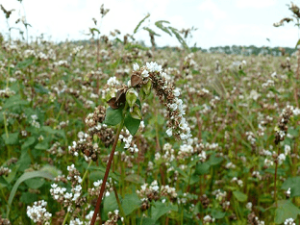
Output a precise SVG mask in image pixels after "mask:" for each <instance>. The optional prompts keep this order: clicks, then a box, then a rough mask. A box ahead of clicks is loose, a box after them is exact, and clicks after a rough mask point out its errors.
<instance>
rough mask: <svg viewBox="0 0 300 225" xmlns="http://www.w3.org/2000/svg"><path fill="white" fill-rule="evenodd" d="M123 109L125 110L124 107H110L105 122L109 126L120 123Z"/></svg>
mask: <svg viewBox="0 0 300 225" xmlns="http://www.w3.org/2000/svg"><path fill="white" fill-rule="evenodd" d="M122 110H123V108H119V109H112V108H110V107H109V108H108V109H107V110H106V116H105V120H104V122H103V123H105V124H106V125H109V126H116V125H118V124H119V123H120V122H121V121H122V119H123V114H122Z"/></svg>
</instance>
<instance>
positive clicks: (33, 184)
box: [24, 177, 45, 189]
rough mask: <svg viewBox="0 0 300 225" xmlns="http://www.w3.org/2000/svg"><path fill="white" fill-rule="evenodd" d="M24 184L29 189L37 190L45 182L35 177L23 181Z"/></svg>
mask: <svg viewBox="0 0 300 225" xmlns="http://www.w3.org/2000/svg"><path fill="white" fill-rule="evenodd" d="M24 183H25V184H26V185H27V186H28V187H29V188H31V189H39V188H40V187H42V186H43V185H44V184H45V180H44V179H42V178H38V177H36V178H31V179H28V180H25V181H24Z"/></svg>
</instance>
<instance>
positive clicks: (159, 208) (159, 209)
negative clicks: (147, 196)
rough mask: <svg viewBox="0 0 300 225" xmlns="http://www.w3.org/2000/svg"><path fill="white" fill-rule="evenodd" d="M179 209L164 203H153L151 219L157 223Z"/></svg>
mask: <svg viewBox="0 0 300 225" xmlns="http://www.w3.org/2000/svg"><path fill="white" fill-rule="evenodd" d="M177 210H178V207H177V205H170V204H167V203H162V202H159V201H157V202H155V203H153V207H152V209H151V218H152V219H153V220H154V221H156V220H158V219H159V218H160V217H161V216H163V215H165V214H167V213H168V212H170V211H177Z"/></svg>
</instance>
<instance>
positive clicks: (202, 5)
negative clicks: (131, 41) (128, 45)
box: [0, 0, 300, 48]
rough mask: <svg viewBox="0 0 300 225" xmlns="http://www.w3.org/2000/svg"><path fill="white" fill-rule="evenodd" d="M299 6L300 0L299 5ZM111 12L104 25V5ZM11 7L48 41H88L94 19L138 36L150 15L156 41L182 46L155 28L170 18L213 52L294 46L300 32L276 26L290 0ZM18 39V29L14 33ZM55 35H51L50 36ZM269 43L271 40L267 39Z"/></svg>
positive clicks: (93, 1)
mask: <svg viewBox="0 0 300 225" xmlns="http://www.w3.org/2000/svg"><path fill="white" fill-rule="evenodd" d="M294 2H295V3H296V4H299V3H300V0H297V1H294ZM102 3H104V8H109V9H110V11H109V13H108V14H107V15H106V16H105V17H104V18H103V20H102V22H101V16H100V6H101V4H102ZM0 4H2V5H3V6H4V7H5V8H6V9H8V10H10V9H13V8H14V9H16V11H14V12H13V13H12V16H11V18H10V20H9V25H10V26H12V27H13V26H16V25H15V21H16V20H17V18H18V17H19V16H20V15H21V16H22V15H24V9H25V13H26V18H27V22H28V23H29V24H31V25H32V27H30V28H29V35H30V36H36V35H39V34H41V33H44V36H45V37H46V38H47V39H49V38H50V39H51V40H52V41H63V40H66V39H69V40H78V39H86V38H87V37H88V36H87V35H86V34H87V33H88V30H89V28H90V27H94V23H93V21H92V18H93V17H94V18H96V19H97V20H98V28H99V29H100V31H101V34H109V32H110V31H112V30H114V29H118V30H120V31H121V33H122V36H123V35H124V34H126V33H130V34H132V33H133V30H134V28H135V27H136V25H137V24H138V22H139V21H140V20H141V19H142V18H143V17H144V16H146V15H147V13H150V15H151V16H150V17H149V19H148V20H147V21H146V22H145V23H144V24H143V25H144V26H149V27H150V28H153V29H155V30H156V31H157V32H158V33H160V34H161V37H157V38H156V43H157V44H158V45H159V46H164V45H171V46H174V45H179V44H178V42H177V40H176V38H175V37H170V36H168V35H167V34H164V33H163V32H162V31H160V30H158V29H156V28H155V26H154V23H155V22H156V21H158V20H167V21H169V22H170V24H171V25H172V26H173V27H175V28H178V29H181V28H190V27H192V26H193V27H196V28H198V30H197V31H195V32H194V33H193V37H192V38H190V39H188V44H189V45H190V46H191V45H194V43H197V46H198V47H202V48H209V47H214V46H225V45H256V46H263V45H268V46H272V47H274V46H284V47H294V46H295V44H296V42H297V40H298V33H299V31H298V28H297V27H295V26H294V25H293V24H292V23H290V24H287V25H286V26H284V27H279V28H275V27H273V23H274V22H278V21H279V20H280V19H282V18H283V17H287V16H288V17H290V16H291V12H290V11H289V10H288V7H287V4H290V0H102V1H101V0H48V1H45V0H23V6H24V8H23V6H22V5H21V4H20V3H19V2H18V1H17V0H0ZM0 32H1V33H2V34H7V32H8V28H7V23H6V19H5V16H4V14H3V13H2V12H0ZM12 35H13V36H14V37H16V36H17V35H18V32H17V31H12ZM50 36H51V37H50ZM135 37H136V39H138V40H144V41H145V42H146V44H150V42H149V37H148V34H147V32H146V31H145V30H142V29H140V30H139V31H138V32H137V34H136V35H135ZM267 38H269V39H270V42H268V41H267Z"/></svg>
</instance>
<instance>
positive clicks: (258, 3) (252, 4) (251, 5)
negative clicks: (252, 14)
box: [236, 0, 277, 8]
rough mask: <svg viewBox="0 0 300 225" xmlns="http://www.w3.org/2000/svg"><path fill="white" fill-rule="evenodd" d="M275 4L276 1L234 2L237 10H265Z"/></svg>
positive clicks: (246, 0) (238, 0)
mask: <svg viewBox="0 0 300 225" xmlns="http://www.w3.org/2000/svg"><path fill="white" fill-rule="evenodd" d="M276 3H277V1H276V0H236V6H237V7H238V8H267V7H270V6H273V5H275V4H276Z"/></svg>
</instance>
